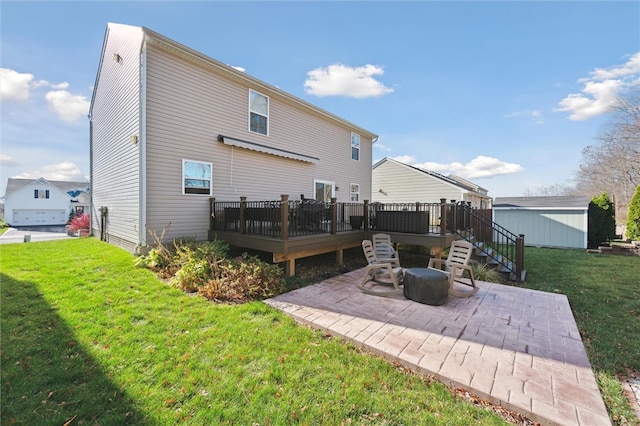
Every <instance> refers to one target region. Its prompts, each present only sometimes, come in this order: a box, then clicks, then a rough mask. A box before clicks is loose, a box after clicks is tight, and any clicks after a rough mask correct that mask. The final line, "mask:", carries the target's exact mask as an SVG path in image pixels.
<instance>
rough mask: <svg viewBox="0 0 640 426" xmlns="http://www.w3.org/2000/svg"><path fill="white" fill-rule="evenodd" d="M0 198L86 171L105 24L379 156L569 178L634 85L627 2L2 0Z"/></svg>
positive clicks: (634, 30) (486, 177)
mask: <svg viewBox="0 0 640 426" xmlns="http://www.w3.org/2000/svg"><path fill="white" fill-rule="evenodd" d="M0 19H1V21H0V114H1V117H2V119H1V122H0V126H1V127H0V137H1V151H0V196H3V195H4V194H5V186H6V182H7V179H8V178H32V179H37V178H39V177H44V178H46V179H49V180H70V181H87V180H88V179H89V173H90V170H89V120H88V117H87V114H88V111H89V106H90V102H91V96H92V91H93V85H94V83H95V79H96V74H97V69H98V63H99V60H100V53H101V49H102V44H103V41H104V40H103V39H104V35H105V30H106V26H107V23H108V22H115V23H120V24H128V25H134V26H143V27H146V28H149V29H151V30H153V31H155V32H158V33H160V34H162V35H164V36H166V37H169V38H170V39H172V40H174V41H177V42H179V43H181V44H183V45H186V46H188V47H190V48H192V49H195V50H197V51H199V52H201V53H203V54H205V55H207V56H209V57H211V58H214V59H217V60H218V61H221V62H223V63H226V64H228V65H231V66H234V67H236V68H238V69H240V70H242V71H243V72H245V73H247V74H248V75H251V76H253V77H255V78H258V79H260V80H262V81H264V82H266V83H269V84H271V85H273V86H276V87H278V88H280V89H282V90H284V91H286V92H288V93H290V94H292V95H294V96H297V97H299V98H301V99H303V100H305V101H308V102H310V103H312V104H314V105H316V106H318V107H320V108H323V109H325V110H327V111H329V112H331V113H333V114H336V115H338V116H340V117H342V118H344V119H346V120H348V121H351V122H352V123H354V124H356V125H358V126H360V127H363V128H365V129H367V130H369V131H371V132H373V133H375V134H377V135H378V136H379V139H378V141H377V142H376V143H375V144H374V147H373V161H374V163H375V162H377V161H378V160H381V159H382V158H384V157H391V158H395V159H397V160H399V161H402V162H405V163H407V164H411V165H414V166H417V167H422V168H425V169H428V170H432V171H436V172H438V173H441V174H444V175H448V174H455V175H457V176H460V177H463V178H465V179H467V180H470V181H471V182H473V183H475V184H477V185H480V186H481V187H483V188H485V189H487V190H488V191H489V192H488V194H489V196H491V197H505V196H522V195H525V194H526V193H527V192H528V193H531V192H535V191H537V190H539V189H540V188H544V187H550V186H554V185H571V184H572V183H573V179H574V177H575V173H576V171H577V170H578V168H579V165H580V162H581V158H582V156H581V153H582V150H583V149H584V148H585V147H586V146H588V145H594V144H597V143H598V141H597V138H598V136H599V135H601V134H602V132H603V130H604V126H606V124H607V123H609V122H610V121H611V106H612V103H613V102H614V100H615V98H616V96H621V95H623V94H624V93H628V92H630V91H635V92H639V91H640V2H637V1H607V2H591V1H569V2H555V1H536V2H528V1H492V2H488V1H486V2H485V1H468V2H461V1H448V2H436V1H411V2H403V1H393V2H391V1H371V2H365V1H288V2H274V1H260V2H248V1H234V2H230V1H193V2H174V1H137V2H126V1H109V2H106V1H105V2H102V1H83V2H71V1H59V2H56V1H33V2H31V1H7V0H2V1H0Z"/></svg>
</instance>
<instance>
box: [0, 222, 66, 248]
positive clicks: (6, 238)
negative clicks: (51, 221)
mask: <svg viewBox="0 0 640 426" xmlns="http://www.w3.org/2000/svg"><path fill="white" fill-rule="evenodd" d="M67 238H74V237H70V236H69V235H67V228H66V227H65V226H64V225H44V226H20V227H15V228H9V229H8V230H7V231H6V232H5V233H4V234H2V235H0V244H11V243H24V242H26V240H29V241H32V242H33V241H49V240H63V239H67Z"/></svg>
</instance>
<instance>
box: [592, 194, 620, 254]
mask: <svg viewBox="0 0 640 426" xmlns="http://www.w3.org/2000/svg"><path fill="white" fill-rule="evenodd" d="M615 215H616V213H615V209H614V208H613V202H612V201H611V200H610V199H609V196H608V195H607V194H606V193H604V192H603V193H602V194H600V196H599V197H593V200H591V202H590V203H589V218H588V240H589V241H588V244H589V247H591V248H593V247H597V246H599V245H600V244H602V243H604V242H607V241H611V240H612V239H613V238H615V236H616V218H615Z"/></svg>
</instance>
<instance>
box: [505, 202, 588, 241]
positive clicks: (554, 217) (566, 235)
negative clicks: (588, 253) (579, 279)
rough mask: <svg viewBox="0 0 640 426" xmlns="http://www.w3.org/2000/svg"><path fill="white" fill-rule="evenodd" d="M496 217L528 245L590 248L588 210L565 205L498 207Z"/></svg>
mask: <svg viewBox="0 0 640 426" xmlns="http://www.w3.org/2000/svg"><path fill="white" fill-rule="evenodd" d="M493 217H494V219H493V220H494V221H495V222H496V223H498V224H499V225H500V226H503V227H504V228H506V229H508V230H510V231H511V232H513V233H515V234H524V235H525V244H526V245H528V246H541V247H562V248H581V249H584V248H587V212H586V211H585V210H563V209H544V210H541V209H531V210H527V209H494V210H493Z"/></svg>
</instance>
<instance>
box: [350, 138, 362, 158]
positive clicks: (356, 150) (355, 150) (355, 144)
mask: <svg viewBox="0 0 640 426" xmlns="http://www.w3.org/2000/svg"><path fill="white" fill-rule="evenodd" d="M351 159H352V160H356V161H360V135H359V134H357V133H351Z"/></svg>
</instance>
